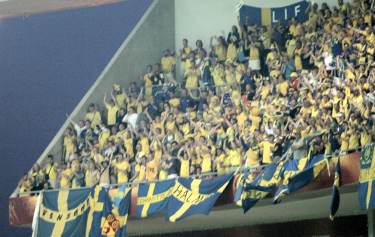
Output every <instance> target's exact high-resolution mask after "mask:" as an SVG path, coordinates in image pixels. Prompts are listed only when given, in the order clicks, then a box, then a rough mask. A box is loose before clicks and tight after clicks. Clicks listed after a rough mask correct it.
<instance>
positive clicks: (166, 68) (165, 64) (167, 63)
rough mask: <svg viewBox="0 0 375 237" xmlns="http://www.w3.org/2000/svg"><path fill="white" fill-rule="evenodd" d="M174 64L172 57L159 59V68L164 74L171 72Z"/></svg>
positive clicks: (174, 60)
mask: <svg viewBox="0 0 375 237" xmlns="http://www.w3.org/2000/svg"><path fill="white" fill-rule="evenodd" d="M175 64H176V59H175V58H174V57H172V56H168V57H162V58H161V68H162V70H163V72H165V73H169V72H171V71H172V69H173V66H174V65H175Z"/></svg>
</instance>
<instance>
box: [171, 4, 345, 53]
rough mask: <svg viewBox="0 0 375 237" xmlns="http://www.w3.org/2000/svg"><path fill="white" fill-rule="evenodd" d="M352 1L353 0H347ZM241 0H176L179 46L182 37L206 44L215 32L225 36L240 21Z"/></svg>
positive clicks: (191, 43)
mask: <svg viewBox="0 0 375 237" xmlns="http://www.w3.org/2000/svg"><path fill="white" fill-rule="evenodd" d="M347 1H350V0H347ZM238 2H240V1H238V0H204V1H202V0H188V1H187V0H175V9H176V10H175V11H176V13H175V21H176V50H177V51H178V50H179V49H180V48H181V46H182V39H183V38H187V39H188V40H189V44H190V46H192V47H193V46H194V47H195V41H196V40H197V39H201V40H203V44H204V46H205V47H208V45H209V42H210V41H209V39H210V37H211V36H213V35H223V32H224V34H225V36H226V35H227V34H228V32H229V31H230V30H231V27H232V25H237V16H238V13H237V12H236V10H235V9H236V5H237V4H238ZM243 2H244V4H246V5H250V6H255V7H282V6H286V5H290V4H292V3H296V2H300V0H244V1H243ZM312 2H315V3H318V4H319V5H321V4H322V3H323V2H327V3H328V5H330V6H334V5H335V4H336V3H337V0H315V1H312Z"/></svg>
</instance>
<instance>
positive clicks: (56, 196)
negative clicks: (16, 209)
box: [35, 188, 105, 237]
mask: <svg viewBox="0 0 375 237" xmlns="http://www.w3.org/2000/svg"><path fill="white" fill-rule="evenodd" d="M104 193H105V192H104ZM104 193H103V190H102V189H100V188H86V189H77V190H62V191H47V192H44V193H43V199H42V203H41V205H40V209H39V215H38V224H37V229H36V234H35V236H40V237H44V236H54V237H60V236H63V237H65V236H66V237H68V236H69V237H75V236H77V237H78V236H81V237H82V236H89V235H90V233H91V231H94V230H92V229H91V227H93V228H95V227H96V225H97V223H98V222H96V221H97V220H98V218H97V217H99V216H100V217H101V213H102V211H103V209H104V202H102V201H104V200H100V198H104V197H105V195H104ZM99 226H100V222H99Z"/></svg>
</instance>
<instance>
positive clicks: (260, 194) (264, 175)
mask: <svg viewBox="0 0 375 237" xmlns="http://www.w3.org/2000/svg"><path fill="white" fill-rule="evenodd" d="M283 165H284V162H283V161H281V162H280V163H278V164H276V163H274V164H270V165H267V166H266V167H265V168H264V170H262V172H261V173H260V174H258V175H257V176H256V177H255V178H253V176H254V173H252V172H246V171H245V172H244V174H243V177H242V181H240V182H242V185H239V187H240V189H237V191H236V193H235V199H236V198H237V199H238V197H240V199H241V205H242V209H243V210H244V212H247V211H248V210H250V209H251V208H252V207H254V206H255V204H256V203H257V202H258V201H259V200H261V199H263V198H265V197H266V196H268V195H269V193H270V192H272V191H273V190H275V188H276V187H277V185H278V184H279V182H280V172H281V170H282V168H283ZM241 186H242V187H241Z"/></svg>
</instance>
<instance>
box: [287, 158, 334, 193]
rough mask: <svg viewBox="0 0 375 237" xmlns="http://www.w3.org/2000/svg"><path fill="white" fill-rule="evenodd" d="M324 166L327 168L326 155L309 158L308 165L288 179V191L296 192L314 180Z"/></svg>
mask: <svg viewBox="0 0 375 237" xmlns="http://www.w3.org/2000/svg"><path fill="white" fill-rule="evenodd" d="M324 168H327V161H326V159H325V158H324V155H317V156H313V157H311V158H309V160H308V161H307V165H306V167H305V168H304V169H303V170H301V171H299V172H298V173H297V174H295V175H294V176H293V177H290V178H289V179H288V182H287V184H286V185H287V193H288V194H289V193H292V192H295V191H297V190H298V189H300V188H302V187H304V186H306V185H307V184H309V183H310V182H312V181H313V180H314V179H315V178H316V177H317V176H318V175H319V174H320V172H321V171H322V170H323V169H324Z"/></svg>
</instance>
